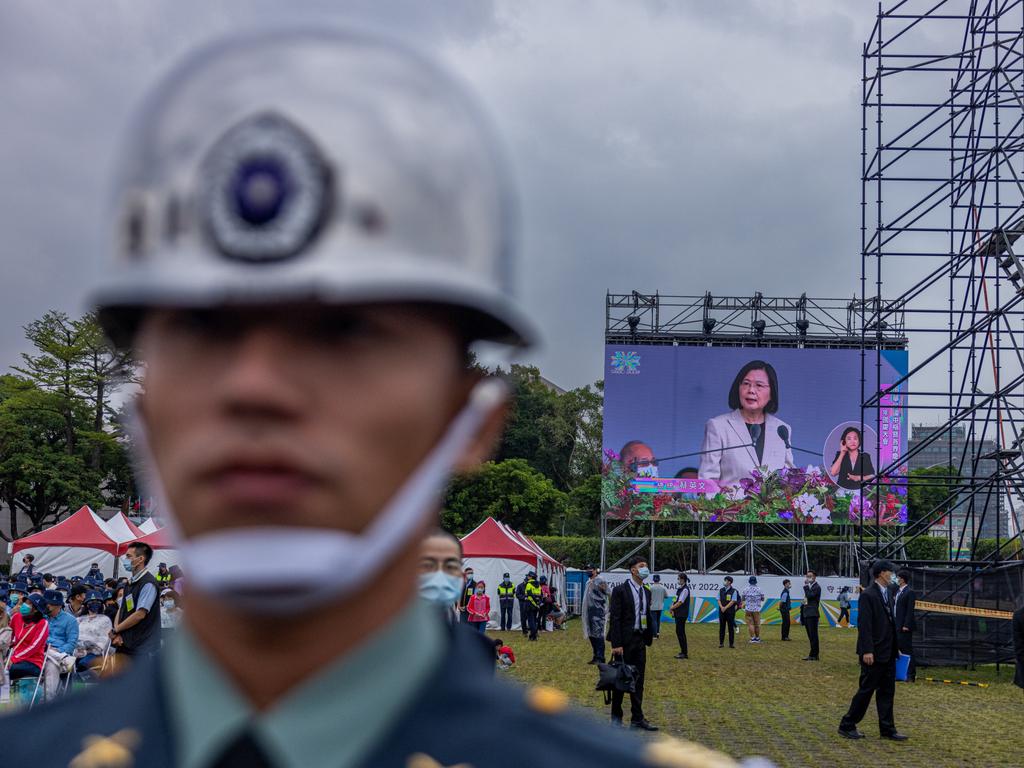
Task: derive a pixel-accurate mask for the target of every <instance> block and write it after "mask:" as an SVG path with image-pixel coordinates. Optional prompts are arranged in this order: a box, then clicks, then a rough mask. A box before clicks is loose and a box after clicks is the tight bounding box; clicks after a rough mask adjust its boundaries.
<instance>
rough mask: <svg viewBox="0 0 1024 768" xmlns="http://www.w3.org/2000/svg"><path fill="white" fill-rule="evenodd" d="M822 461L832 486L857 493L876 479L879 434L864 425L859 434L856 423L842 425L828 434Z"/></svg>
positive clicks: (848, 422)
mask: <svg viewBox="0 0 1024 768" xmlns="http://www.w3.org/2000/svg"><path fill="white" fill-rule="evenodd" d="M821 457H822V462H823V466H824V467H825V472H826V473H828V476H829V478H830V479H831V480H832V482H834V483H835V484H836V485H838V486H839V487H840V488H842V489H844V490H847V491H856V490H857V489H858V488H860V487H861V484H862V483H868V482H871V481H872V480H874V478H875V464H874V462H875V460H876V458H877V457H878V433H877V432H875V430H874V429H872V428H871V427H869V426H867V425H866V424H865V425H864V433H863V434H861V423H860V421H859V420H857V421H844V422H842V423H840V424H837V425H836V426H835V427H833V428H832V431H831V432H829V433H828V437H827V438H825V446H824V448H823V449H822V456H821Z"/></svg>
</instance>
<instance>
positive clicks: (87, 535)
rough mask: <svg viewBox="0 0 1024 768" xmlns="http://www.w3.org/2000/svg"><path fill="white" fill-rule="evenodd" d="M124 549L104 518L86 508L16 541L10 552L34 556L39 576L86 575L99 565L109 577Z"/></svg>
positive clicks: (8, 549)
mask: <svg viewBox="0 0 1024 768" xmlns="http://www.w3.org/2000/svg"><path fill="white" fill-rule="evenodd" d="M124 547H125V545H124V544H122V543H120V542H118V541H116V540H115V539H114V537H112V536H111V535H110V531H109V530H108V528H107V524H106V522H105V521H104V520H103V518H101V517H100V516H99V515H97V514H96V513H95V512H93V511H92V510H91V509H89V507H82V508H81V509H79V510H78V511H77V512H75V513H74V514H73V515H71V516H70V517H68V518H66V519H64V520H62V521H61V522H59V523H57V524H56V525H55V526H53V527H52V528H47V529H46V530H45V531H40V532H39V533H34V534H32V535H31V536H25V537H24V538H21V539H17V540H16V541H12V542H11V543H10V544H8V545H7V551H8V552H9V553H11V554H12V555H15V556H18V555H20V556H22V557H23V556H24V555H34V556H35V570H36V573H44V572H45V573H52V574H53V575H54V576H68V577H71V576H84V575H85V574H86V573H88V572H89V566H90V564H92V563H98V564H99V566H100V570H101V571H103V573H104V575H107V576H109V575H111V574H113V572H114V558H116V557H117V556H118V555H119V554H120V553H121V552H123V551H124ZM18 559H20V558H18Z"/></svg>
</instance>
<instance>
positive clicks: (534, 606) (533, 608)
mask: <svg viewBox="0 0 1024 768" xmlns="http://www.w3.org/2000/svg"><path fill="white" fill-rule="evenodd" d="M523 597H524V599H525V600H526V627H527V629H528V630H529V631H530V639H531V640H536V639H537V629H538V626H539V625H540V607H541V605H542V603H543V601H544V593H543V592H542V591H541V588H540V585H539V584H538V583H537V574H536V573H534V572H533V571H530V572H529V573H528V574H526V586H525V587H523Z"/></svg>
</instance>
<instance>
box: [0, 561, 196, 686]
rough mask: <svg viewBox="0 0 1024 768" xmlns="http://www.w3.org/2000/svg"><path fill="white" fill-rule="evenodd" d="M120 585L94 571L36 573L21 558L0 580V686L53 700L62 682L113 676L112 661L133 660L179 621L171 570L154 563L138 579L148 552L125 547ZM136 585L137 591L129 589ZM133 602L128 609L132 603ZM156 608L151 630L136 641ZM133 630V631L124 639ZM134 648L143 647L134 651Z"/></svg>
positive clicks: (95, 567) (176, 581)
mask: <svg viewBox="0 0 1024 768" xmlns="http://www.w3.org/2000/svg"><path fill="white" fill-rule="evenodd" d="M127 550H128V551H127V552H126V556H125V559H124V567H123V571H124V574H125V575H122V576H120V578H113V577H106V576H105V575H104V574H103V573H102V571H101V570H100V567H99V564H98V563H92V565H91V567H90V568H89V570H88V572H87V573H86V574H85V575H74V576H70V577H69V576H67V575H58V576H55V575H54V574H52V573H37V572H36V568H35V558H34V556H33V555H31V554H27V555H25V556H24V557H23V558H22V566H21V569H20V570H18V571H17V572H13V569H12V574H11V576H10V577H9V578H8V579H6V580H5V579H3V578H2V577H0V606H2V607H3V610H0V662H2V667H3V683H4V684H5V685H6V684H7V683H9V682H14V681H16V680H20V679H24V678H35V679H38V682H39V683H40V684H41V690H42V692H43V696H44V697H45V698H47V699H50V698H53V697H54V696H56V695H57V694H58V693H59V691H60V689H61V682H62V678H64V680H65V681H67V678H68V676H69V675H72V674H77V675H80V676H81V677H82V679H85V680H88V679H89V678H91V677H96V676H98V675H100V674H102V673H104V672H105V671H106V670H107V668H108V666H109V667H110V669H111V670H112V669H113V666H114V665H113V663H112V662H113V661H114V660H115V659H114V658H113V657H114V655H115V654H120V655H128V656H130V655H134V654H135V653H138V652H151V651H152V649H153V648H154V643H155V647H156V648H158V647H159V642H160V633H161V632H162V631H165V630H173V629H174V628H175V627H176V626H177V625H178V622H179V621H180V619H181V608H180V607H179V595H180V592H181V590H182V589H183V587H184V578H183V574H182V573H181V570H180V569H179V568H178V567H177V566H171V567H170V568H168V567H167V565H166V563H160V565H159V567H158V569H157V572H156V573H155V574H154V575H153V578H152V579H148V578H145V575H146V574H147V566H148V565H149V562H150V559H151V558H152V556H153V550H152V548H150V547H149V546H148V545H146V544H131V545H129V546H128V548H127ZM139 585H141V588H138V589H137V588H135V587H137V586H139ZM136 594H137V595H138V604H137V605H136V603H135V599H134V597H133V595H136ZM157 600H159V609H158V610H157V611H156V613H157V614H158V616H159V623H158V624H157V625H156V626H155V627H153V628H152V629H155V632H153V631H152V630H151V629H150V628H148V627H147V628H146V629H147V631H146V632H144V633H141V632H140V630H141V629H142V628H143V627H142V626H141V625H143V622H144V620H145V617H146V615H147V614H149V613H152V612H153V610H154V606H155V603H156V602H157ZM132 630H134V631H132ZM133 644H134V645H142V646H144V647H141V648H136V647H133Z"/></svg>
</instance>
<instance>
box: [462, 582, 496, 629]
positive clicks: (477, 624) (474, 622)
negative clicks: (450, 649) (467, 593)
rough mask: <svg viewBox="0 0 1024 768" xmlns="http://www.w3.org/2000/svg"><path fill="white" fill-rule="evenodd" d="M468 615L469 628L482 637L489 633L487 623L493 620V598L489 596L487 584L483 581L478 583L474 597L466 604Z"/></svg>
mask: <svg viewBox="0 0 1024 768" xmlns="http://www.w3.org/2000/svg"><path fill="white" fill-rule="evenodd" d="M466 615H467V616H468V621H469V626H471V627H473V628H474V629H475V630H476V631H477V632H479V633H480V634H481V635H482V634H484V632H486V631H487V622H488V621H489V620H490V618H491V598H490V597H488V596H487V584H485V583H484V582H483V581H478V582H477V583H476V587H475V590H474V592H473V596H472V597H471V598H469V602H468V603H466Z"/></svg>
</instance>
